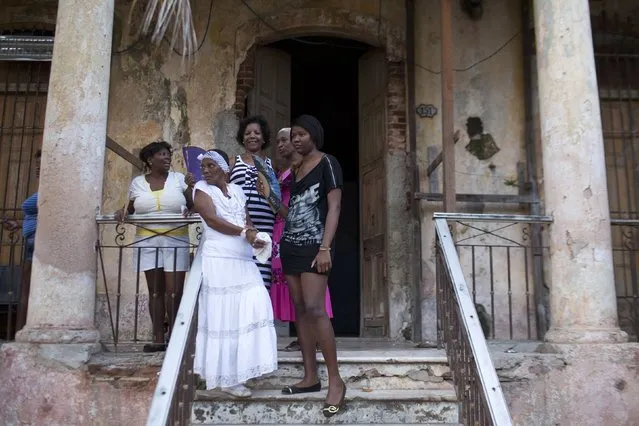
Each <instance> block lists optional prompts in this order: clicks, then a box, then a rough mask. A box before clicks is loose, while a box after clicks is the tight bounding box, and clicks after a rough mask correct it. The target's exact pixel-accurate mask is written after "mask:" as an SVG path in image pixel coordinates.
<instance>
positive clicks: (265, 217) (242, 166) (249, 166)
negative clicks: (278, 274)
mask: <svg viewBox="0 0 639 426" xmlns="http://www.w3.org/2000/svg"><path fill="white" fill-rule="evenodd" d="M270 141H271V130H270V128H269V126H268V123H267V121H266V119H265V118H264V117H262V116H259V115H258V116H253V117H247V118H245V119H244V120H242V121H241V122H240V128H239V129H238V131H237V142H238V143H239V144H240V145H242V146H243V147H244V153H243V154H241V155H238V156H236V157H235V159H234V161H232V162H231V173H230V181H231V183H234V184H237V185H239V186H241V187H242V189H243V190H244V194H245V195H246V199H247V202H246V207H247V209H248V212H249V216H250V217H251V222H252V223H253V226H255V227H256V228H257V230H258V231H260V232H266V233H267V234H268V235H269V236H270V237H271V238H273V225H274V224H275V212H273V209H272V208H271V205H270V204H269V202H268V201H267V200H266V199H265V198H264V197H263V196H262V195H260V193H259V192H258V191H257V186H256V185H257V169H256V168H255V163H254V162H253V155H257V156H260V157H261V158H264V159H265V162H266V164H267V165H268V166H269V167H273V166H272V164H271V159H270V158H268V157H266V155H265V153H264V149H266V148H267V147H268V145H269V143H270ZM256 263H257V267H258V269H259V270H260V273H261V274H262V279H263V280H264V285H265V286H266V287H267V288H270V287H271V274H272V272H271V259H269V260H268V261H267V263H259V262H257V261H256Z"/></svg>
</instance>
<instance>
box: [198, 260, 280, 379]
mask: <svg viewBox="0 0 639 426" xmlns="http://www.w3.org/2000/svg"><path fill="white" fill-rule="evenodd" d="M202 274H203V282H202V289H201V291H200V297H199V307H198V330H197V337H196V341H195V346H196V347H195V365H194V368H195V372H196V373H197V374H198V375H200V377H202V378H203V379H205V380H206V388H207V389H213V388H217V387H230V386H234V385H237V384H239V383H244V382H246V381H247V380H249V379H251V378H254V377H258V376H261V375H263V374H267V373H270V372H272V371H275V370H277V336H276V334H275V328H274V326H273V308H272V306H271V299H270V297H269V294H268V292H267V290H266V288H265V287H264V283H263V281H262V276H261V275H260V272H259V270H258V268H257V265H255V263H254V262H253V261H252V260H239V259H228V258H227V259H224V258H212V257H208V256H204V257H203V258H202Z"/></svg>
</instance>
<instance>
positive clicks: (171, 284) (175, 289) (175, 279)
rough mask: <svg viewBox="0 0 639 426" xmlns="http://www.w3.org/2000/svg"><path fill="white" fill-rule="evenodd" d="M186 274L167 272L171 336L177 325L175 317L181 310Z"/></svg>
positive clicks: (166, 282) (167, 311)
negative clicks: (174, 325) (174, 326)
mask: <svg viewBox="0 0 639 426" xmlns="http://www.w3.org/2000/svg"><path fill="white" fill-rule="evenodd" d="M185 276H186V272H182V271H177V272H165V273H164V282H165V284H166V314H167V317H168V318H169V335H170V333H171V330H173V323H175V317H176V315H177V312H178V309H179V308H180V301H181V300H182V293H183V291H184V277H185Z"/></svg>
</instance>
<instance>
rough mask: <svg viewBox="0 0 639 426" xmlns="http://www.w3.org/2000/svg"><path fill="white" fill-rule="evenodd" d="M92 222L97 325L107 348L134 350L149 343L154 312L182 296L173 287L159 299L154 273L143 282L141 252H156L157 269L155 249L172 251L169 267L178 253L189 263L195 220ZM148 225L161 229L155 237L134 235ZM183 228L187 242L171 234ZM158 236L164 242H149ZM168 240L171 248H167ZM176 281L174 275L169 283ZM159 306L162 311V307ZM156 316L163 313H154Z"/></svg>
mask: <svg viewBox="0 0 639 426" xmlns="http://www.w3.org/2000/svg"><path fill="white" fill-rule="evenodd" d="M96 221H97V223H98V227H99V240H98V243H97V251H98V282H97V288H98V296H97V303H96V324H97V326H98V329H99V330H100V334H101V336H102V343H103V346H104V347H105V348H106V349H111V348H112V349H113V350H115V351H137V350H139V348H140V346H141V345H142V344H146V343H151V340H152V321H151V315H153V314H152V313H151V312H154V311H153V309H156V308H159V310H162V311H163V312H164V311H165V310H166V311H169V308H168V306H170V304H172V303H173V301H174V300H175V298H178V300H179V298H181V297H182V295H183V290H182V288H183V287H182V286H179V285H177V286H175V285H174V286H172V287H174V289H173V291H172V292H170V293H169V294H166V297H164V290H165V287H162V284H161V283H162V281H160V280H161V279H162V277H158V276H156V275H153V276H154V277H155V278H153V279H152V280H153V281H152V282H151V283H149V282H147V278H149V277H148V276H145V274H144V273H143V271H142V270H141V269H143V267H142V265H141V259H142V258H143V256H142V250H143V249H144V250H145V251H146V252H147V254H146V256H148V250H154V251H155V262H156V263H155V264H156V265H158V263H159V260H160V255H161V252H160V250H166V249H167V248H168V249H169V250H173V262H174V264H173V268H172V269H173V270H175V269H176V268H175V266H176V265H177V261H178V257H177V255H178V251H182V252H183V251H184V250H185V249H186V250H188V251H189V252H190V254H189V263H191V261H192V259H193V256H194V252H195V251H196V249H197V248H198V245H199V239H200V227H199V225H197V224H199V223H200V218H199V216H197V215H194V216H191V217H184V216H182V215H129V216H128V217H127V218H126V220H125V221H123V222H118V221H116V220H115V218H114V216H113V215H102V216H98V217H97V219H96ZM149 225H161V226H162V227H163V228H164V229H163V230H162V231H161V232H160V233H158V234H157V235H148V234H149V233H145V234H144V236H139V235H138V236H136V235H137V234H138V230H147V229H149ZM189 225H194V226H193V227H190V226H189ZM188 228H190V229H188ZM185 229H188V234H189V241H188V243H186V242H185V241H184V240H181V239H179V238H176V237H175V236H174V235H175V232H176V231H179V230H185ZM184 232H185V231H183V232H182V233H184ZM172 235H173V236H172ZM160 236H165V237H166V241H168V243H162V244H160V245H158V243H154V239H157V237H160ZM173 240H175V244H172V241H173ZM142 243H144V244H142ZM141 245H143V247H142V246H141ZM158 275H159V274H158ZM189 276H190V272H186V279H185V281H184V282H185V283H186V280H188V277H189ZM178 280H179V278H178V277H176V276H175V278H174V282H176V281H178ZM145 283H146V285H145ZM164 284H166V283H164ZM145 287H148V291H145ZM160 293H162V294H160ZM160 298H162V299H160ZM156 303H161V304H160V305H156ZM161 306H166V307H165V309H162V307H161ZM156 315H158V316H159V315H162V313H159V311H158V312H156ZM163 322H164V328H165V333H166V334H169V332H170V334H171V338H173V337H172V336H173V332H172V330H171V329H172V327H173V324H171V322H170V319H169V318H168V316H167V317H166V318H165V319H164V321H163ZM156 327H157V325H156ZM169 330H171V331H169ZM156 331H157V330H156Z"/></svg>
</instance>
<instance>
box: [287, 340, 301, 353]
mask: <svg viewBox="0 0 639 426" xmlns="http://www.w3.org/2000/svg"><path fill="white" fill-rule="evenodd" d="M301 350H302V347H301V346H300V342H299V341H298V340H293V341H292V342H291V343H289V344H288V346H286V347H285V348H284V351H285V352H299V351H301Z"/></svg>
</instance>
